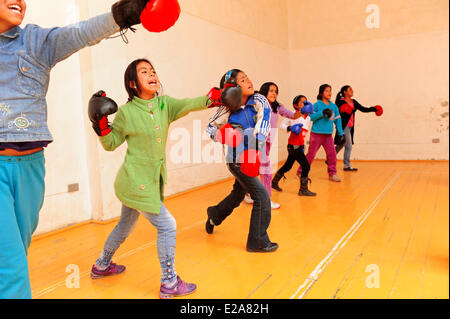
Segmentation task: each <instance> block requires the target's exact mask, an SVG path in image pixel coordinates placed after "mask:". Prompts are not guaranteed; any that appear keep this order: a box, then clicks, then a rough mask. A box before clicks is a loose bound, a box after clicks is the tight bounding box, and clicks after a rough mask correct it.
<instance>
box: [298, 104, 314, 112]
mask: <svg viewBox="0 0 450 319" xmlns="http://www.w3.org/2000/svg"><path fill="white" fill-rule="evenodd" d="M300 112H302V113H303V114H311V113H314V107H313V105H312V104H311V103H310V102H308V101H305V102H303V107H302V109H301V110H300Z"/></svg>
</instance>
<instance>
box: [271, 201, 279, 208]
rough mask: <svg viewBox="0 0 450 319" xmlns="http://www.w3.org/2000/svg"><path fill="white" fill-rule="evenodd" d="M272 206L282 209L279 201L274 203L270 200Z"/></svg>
mask: <svg viewBox="0 0 450 319" xmlns="http://www.w3.org/2000/svg"><path fill="white" fill-rule="evenodd" d="M270 207H271V208H272V209H280V207H281V205H280V204H278V203H274V202H272V201H270Z"/></svg>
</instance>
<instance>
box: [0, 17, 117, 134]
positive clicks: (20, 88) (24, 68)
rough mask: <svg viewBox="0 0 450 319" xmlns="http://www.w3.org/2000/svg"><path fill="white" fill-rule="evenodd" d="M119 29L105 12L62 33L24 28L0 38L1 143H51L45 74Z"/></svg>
mask: <svg viewBox="0 0 450 319" xmlns="http://www.w3.org/2000/svg"><path fill="white" fill-rule="evenodd" d="M119 30H120V28H119V26H118V25H117V24H116V22H115V21H114V18H113V16H112V13H107V14H103V15H100V16H97V17H94V18H91V19H89V20H87V21H83V22H79V23H76V24H73V25H69V26H66V27H62V28H52V29H44V28H41V27H39V26H37V25H27V26H26V27H25V28H24V29H21V28H20V27H15V28H12V29H10V30H8V31H6V32H4V33H2V34H0V143H8V142H10V143H14V142H34V141H52V140H53V138H52V136H51V133H50V131H49V129H48V126H47V102H46V97H45V96H46V93H47V90H48V84H49V77H50V70H51V69H52V68H53V67H54V66H55V64H56V63H58V62H60V61H62V60H64V59H66V58H68V57H69V56H70V55H72V54H73V53H75V52H77V51H78V50H80V49H82V48H84V47H86V46H90V45H94V44H96V43H98V42H100V41H101V40H102V39H104V38H106V37H108V36H110V35H112V34H114V33H116V32H118V31H119Z"/></svg>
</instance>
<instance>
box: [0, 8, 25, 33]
mask: <svg viewBox="0 0 450 319" xmlns="http://www.w3.org/2000/svg"><path fill="white" fill-rule="evenodd" d="M26 10H27V4H26V3H25V0H0V34H1V33H3V32H5V31H8V30H9V29H11V28H14V27H16V26H18V25H20V24H21V23H22V21H23V18H24V17H25V11H26Z"/></svg>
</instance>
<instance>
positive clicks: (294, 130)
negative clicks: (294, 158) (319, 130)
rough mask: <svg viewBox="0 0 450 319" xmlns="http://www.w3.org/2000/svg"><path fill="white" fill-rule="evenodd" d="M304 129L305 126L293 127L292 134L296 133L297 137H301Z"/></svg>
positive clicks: (296, 125) (297, 125)
mask: <svg viewBox="0 0 450 319" xmlns="http://www.w3.org/2000/svg"><path fill="white" fill-rule="evenodd" d="M302 127H303V124H295V125H292V126H291V132H292V133H294V134H295V135H300V133H301V132H302Z"/></svg>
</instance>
